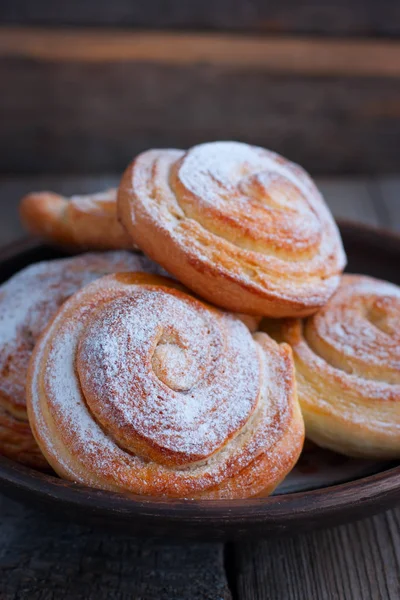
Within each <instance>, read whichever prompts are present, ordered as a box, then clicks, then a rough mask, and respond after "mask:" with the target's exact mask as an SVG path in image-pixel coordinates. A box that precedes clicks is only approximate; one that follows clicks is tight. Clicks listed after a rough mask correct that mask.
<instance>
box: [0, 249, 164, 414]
mask: <svg viewBox="0 0 400 600" xmlns="http://www.w3.org/2000/svg"><path fill="white" fill-rule="evenodd" d="M131 270H137V271H146V272H153V273H157V272H161V269H160V267H158V265H156V264H155V263H153V262H152V261H150V260H149V259H147V258H146V257H144V256H142V255H139V254H137V255H135V254H130V253H128V252H105V253H92V254H84V255H81V256H78V257H74V258H66V259H61V260H54V261H46V262H40V263H37V264H33V265H30V266H29V267H27V268H25V269H23V270H22V271H20V272H19V273H17V274H16V275H14V276H13V277H12V278H11V279H10V280H9V281H7V282H6V283H4V284H3V285H2V286H1V288H0V394H2V395H3V396H5V397H6V398H7V399H8V401H9V402H10V403H12V404H15V405H20V406H22V407H23V406H24V405H25V380H26V371H27V367H28V362H29V358H30V355H31V352H32V350H33V347H34V345H35V343H36V340H37V339H38V337H39V335H40V334H41V333H42V331H43V329H44V328H45V327H46V325H47V324H48V322H49V320H50V319H51V318H52V317H53V315H54V314H55V313H56V311H57V310H58V308H59V307H60V305H61V304H62V303H63V302H64V301H65V300H66V299H67V298H69V296H71V295H72V294H74V293H75V292H76V291H77V290H78V289H79V288H81V287H83V286H84V285H86V284H88V283H90V282H91V281H93V280H94V279H97V278H98V277H101V276H102V275H105V274H107V273H114V272H118V271H131Z"/></svg>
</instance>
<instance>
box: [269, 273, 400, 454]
mask: <svg viewBox="0 0 400 600" xmlns="http://www.w3.org/2000/svg"><path fill="white" fill-rule="evenodd" d="M399 322H400V288H398V287H397V286H395V285H393V284H390V283H387V282H384V281H380V280H377V279H373V278H370V277H366V276H360V275H344V276H343V278H342V282H341V285H340V287H339V289H338V291H337V292H336V293H335V294H334V296H333V297H332V298H331V299H330V301H329V302H328V304H327V305H326V306H325V307H324V308H323V309H322V310H320V311H319V312H318V313H317V314H316V315H313V316H312V317H310V318H308V319H305V320H304V321H300V320H287V321H286V322H284V323H283V325H278V326H277V325H275V326H274V328H275V337H277V339H280V340H285V341H286V342H288V343H289V344H290V345H291V346H292V349H293V355H294V359H295V365H296V377H297V383H298V394H299V400H300V403H301V407H302V411H303V415H304V420H305V424H306V431H307V436H308V437H309V438H310V439H311V440H313V441H314V442H316V443H318V444H319V445H321V446H325V447H328V448H331V449H333V450H337V451H339V452H342V453H344V454H349V455H351V456H366V457H371V458H393V457H399V456H400V330H399ZM277 329H278V331H277ZM267 330H268V328H267Z"/></svg>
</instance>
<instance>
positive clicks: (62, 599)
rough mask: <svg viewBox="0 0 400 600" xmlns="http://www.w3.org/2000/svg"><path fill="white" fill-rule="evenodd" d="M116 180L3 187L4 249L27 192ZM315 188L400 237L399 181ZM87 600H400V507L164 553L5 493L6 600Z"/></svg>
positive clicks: (326, 182) (0, 545) (2, 594)
mask: <svg viewBox="0 0 400 600" xmlns="http://www.w3.org/2000/svg"><path fill="white" fill-rule="evenodd" d="M116 182H117V178H116V177H113V176H106V177H65V176H64V177H54V176H52V177H29V178H16V177H15V178H14V177H8V178H2V179H0V215H1V216H0V244H6V243H8V242H11V241H12V240H14V239H16V238H17V237H18V236H19V235H21V234H22V230H21V228H20V225H19V223H18V217H17V211H16V203H17V200H18V198H19V197H20V196H21V195H22V194H23V193H25V192H28V191H30V190H33V189H42V188H47V189H53V190H55V191H59V192H63V193H65V194H70V193H74V192H75V193H76V192H85V191H95V190H98V189H101V188H102V187H104V186H110V185H113V184H115V183H116ZM318 184H319V186H320V188H321V190H322V192H323V193H324V195H325V197H326V199H327V201H328V203H329V205H330V207H331V209H332V210H333V212H334V214H335V216H337V217H342V218H349V219H353V220H357V221H361V222H364V223H368V224H372V225H373V224H375V225H380V226H383V227H386V228H391V229H394V230H397V231H400V178H399V177H387V178H381V179H366V178H363V179H360V178H357V179H355V178H340V179H337V178H336V179H320V180H318ZM399 505H400V498H399ZM327 527H329V523H327ZM83 598H85V599H95V600H103V599H104V600H106V599H107V600H114V599H115V600H125V599H126V600H127V599H129V600H131V599H135V600H139V599H140V600H156V599H157V600H163V599H168V600H178V599H179V600H186V599H187V600H206V599H207V600H219V599H224V600H228V599H231V600H238V599H240V600H261V599H277V600H281V599H282V600H291V599H296V600H297V599H298V600H322V599H323V600H325V599H331V598H332V599H338V600H339V599H340V600H341V599H346V600H347V599H349V600H358V599H360V600H366V599H369V598H371V599H373V600H378V599H393V600H398V599H399V598H400V506H399V508H398V509H395V510H391V511H388V512H386V513H383V514H380V515H378V516H375V517H373V518H370V519H366V520H363V521H359V522H357V523H352V524H349V525H345V526H341V527H336V528H334V529H333V528H331V529H326V530H323V531H318V532H310V533H308V534H305V535H301V536H296V537H293V538H289V537H286V538H281V539H271V540H269V539H268V540H265V541H258V542H246V543H229V544H226V545H223V544H220V543H209V544H191V543H185V544H180V543H175V544H173V543H169V544H165V543H161V542H154V541H152V540H136V539H132V538H131V537H130V536H126V535H123V534H120V535H115V536H114V535H110V534H106V535H105V534H103V533H101V532H97V531H94V530H92V529H90V528H88V527H83V526H78V525H76V524H74V523H66V522H63V521H61V520H60V521H59V522H58V521H56V520H54V519H52V520H50V518H48V517H47V516H46V515H43V514H41V513H39V512H37V511H35V510H33V509H27V508H25V507H23V506H21V505H19V504H16V503H15V502H12V501H11V500H8V499H6V498H5V497H3V496H1V495H0V600H14V599H15V600H17V599H29V600H53V599H54V600H67V599H68V600H79V599H83Z"/></svg>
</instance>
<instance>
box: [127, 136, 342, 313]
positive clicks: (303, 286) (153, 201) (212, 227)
mask: <svg viewBox="0 0 400 600" xmlns="http://www.w3.org/2000/svg"><path fill="white" fill-rule="evenodd" d="M118 213H119V217H120V219H121V222H122V223H123V225H124V226H125V228H126V230H127V231H128V233H129V234H130V236H131V238H132V240H133V241H134V242H135V243H136V244H137V245H138V246H139V247H140V248H142V249H143V250H144V251H145V252H146V254H147V255H148V256H150V257H152V258H153V260H157V262H159V263H160V264H161V265H162V266H163V267H164V268H166V270H167V271H168V272H169V273H172V274H173V275H175V276H176V277H177V278H178V279H179V280H180V281H182V282H183V283H185V285H187V286H188V287H189V288H190V289H192V290H194V291H195V292H196V293H198V294H200V295H201V296H203V297H204V298H206V299H207V300H209V301H211V302H213V303H215V304H216V305H218V306H222V307H224V308H227V309H229V310H233V311H235V312H243V313H246V314H253V315H265V316H271V317H280V316H305V315H309V314H312V313H313V312H315V311H316V310H317V309H318V308H319V307H320V306H323V305H324V303H325V302H326V301H327V300H328V298H329V297H330V296H331V295H332V293H333V292H334V291H335V289H336V288H337V286H338V284H339V280H340V274H341V271H342V270H343V268H344V265H345V255H344V251H343V248H342V244H341V240H340V236H339V233H338V230H337V228H336V225H335V223H334V221H333V218H332V216H331V214H330V212H329V210H328V209H327V207H326V205H325V203H324V201H323V199H322V197H321V195H320V194H319V192H318V190H317V188H316V187H315V185H314V184H313V182H312V180H311V179H310V177H309V176H308V175H307V173H306V172H305V171H303V170H302V169H301V168H300V167H298V166H297V165H294V164H293V163H290V162H289V161H287V160H285V159H284V158H282V157H280V156H279V155H277V154H275V153H273V152H269V151H268V150H264V149H263V148H257V147H254V146H248V145H246V144H239V143H234V142H214V143H210V144H201V145H199V146H195V147H194V148H192V149H190V150H189V151H187V152H183V151H181V150H150V151H148V152H145V153H143V154H141V155H140V156H138V157H137V158H136V159H135V160H134V161H133V162H132V163H131V165H129V167H128V168H127V170H126V171H125V174H124V175H123V178H122V181H121V184H120V187H119V190H118Z"/></svg>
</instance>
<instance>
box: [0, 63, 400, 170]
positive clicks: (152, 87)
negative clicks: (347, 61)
mask: <svg viewBox="0 0 400 600" xmlns="http://www.w3.org/2000/svg"><path fill="white" fill-rule="evenodd" d="M0 79H1V80H2V81H5V82H7V86H6V93H4V94H2V95H1V96H0V172H1V171H3V172H30V173H35V172H36V173H43V171H46V172H48V173H49V172H53V173H54V172H58V173H68V172H81V173H83V172H97V173H102V172H104V171H114V172H121V171H122V170H123V169H124V168H125V166H126V165H127V163H128V162H129V161H130V160H131V158H132V156H133V155H134V154H135V153H137V152H140V151H142V150H144V149H147V148H149V147H178V148H179V147H180V148H187V147H189V146H192V145H194V144H196V143H199V142H202V141H209V140H213V139H238V140H241V141H244V142H250V143H253V144H259V145H261V146H266V147H268V148H272V149H274V150H276V151H278V152H280V153H281V154H283V155H285V156H287V157H288V158H291V159H292V160H294V161H297V162H299V163H300V164H302V165H303V166H305V167H306V168H307V169H308V170H310V171H311V172H313V173H317V172H320V173H321V172H322V173H335V172H336V173H338V172H339V173H342V174H343V173H374V172H375V173H379V172H381V173H382V172H383V173H388V172H395V171H396V170H399V169H400V154H399V152H398V139H399V138H400V119H399V114H400V108H399V107H400V78H398V79H397V78H393V79H388V78H379V79H378V78H370V77H366V78H350V79H347V78H343V77H329V78H315V77H305V76H290V77H289V76H282V75H270V74H267V73H265V72H264V71H262V70H261V71H260V70H259V69H250V70H245V71H241V72H240V74H239V73H238V71H237V70H236V69H234V68H231V67H226V66H215V65H214V66H212V65H198V66H196V67H189V66H183V65H157V64H142V63H129V62H124V63H120V62H118V63H80V62H66V63H63V64H62V65H61V64H58V63H51V62H47V61H35V60H26V59H11V58H9V59H3V60H0Z"/></svg>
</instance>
